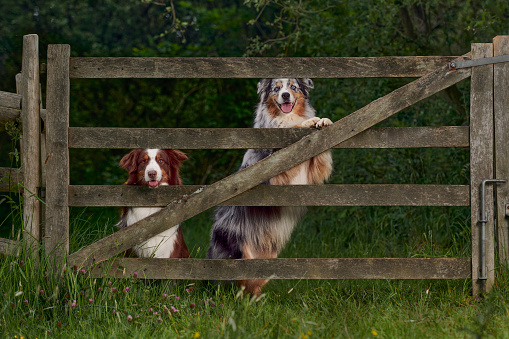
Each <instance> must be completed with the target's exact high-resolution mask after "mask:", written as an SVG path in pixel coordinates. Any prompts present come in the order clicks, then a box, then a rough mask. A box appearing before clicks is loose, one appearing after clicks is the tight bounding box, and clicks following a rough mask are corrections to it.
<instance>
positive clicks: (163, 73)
mask: <svg viewBox="0 0 509 339" xmlns="http://www.w3.org/2000/svg"><path fill="white" fill-rule="evenodd" d="M455 58H457V57H454V56H445V57H444V56H404V57H369V58H359V57H357V58H327V57H324V58H143V57H130V58H90V57H88V58H71V70H70V76H71V78H278V77H282V78H368V77H421V76H424V75H425V74H427V73H429V72H431V71H433V70H434V69H436V68H438V67H441V66H443V65H445V64H447V63H449V62H450V61H452V60H454V59H455Z"/></svg>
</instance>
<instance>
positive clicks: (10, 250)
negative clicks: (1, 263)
mask: <svg viewBox="0 0 509 339" xmlns="http://www.w3.org/2000/svg"><path fill="white" fill-rule="evenodd" d="M18 245H19V243H18V242H17V241H15V240H10V239H5V238H0V255H17V249H18V248H19V246H18Z"/></svg>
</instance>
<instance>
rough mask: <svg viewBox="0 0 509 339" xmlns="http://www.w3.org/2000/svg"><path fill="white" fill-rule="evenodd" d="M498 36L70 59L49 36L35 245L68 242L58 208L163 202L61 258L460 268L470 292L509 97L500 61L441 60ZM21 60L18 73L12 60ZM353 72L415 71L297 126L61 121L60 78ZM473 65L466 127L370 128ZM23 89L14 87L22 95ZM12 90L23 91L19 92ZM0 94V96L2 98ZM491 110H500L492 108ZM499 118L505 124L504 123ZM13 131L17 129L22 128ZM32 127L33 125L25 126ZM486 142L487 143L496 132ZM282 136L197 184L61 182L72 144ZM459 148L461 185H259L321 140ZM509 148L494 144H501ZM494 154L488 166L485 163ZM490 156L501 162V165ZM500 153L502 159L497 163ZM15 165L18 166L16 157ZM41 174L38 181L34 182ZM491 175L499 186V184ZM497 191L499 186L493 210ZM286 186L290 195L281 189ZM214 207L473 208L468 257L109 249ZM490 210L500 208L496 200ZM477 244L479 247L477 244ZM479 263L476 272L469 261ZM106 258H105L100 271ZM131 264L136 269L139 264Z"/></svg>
mask: <svg viewBox="0 0 509 339" xmlns="http://www.w3.org/2000/svg"><path fill="white" fill-rule="evenodd" d="M506 49H509V37H505V36H504V37H497V38H495V39H494V43H493V44H491V43H489V44H473V45H472V50H471V52H470V53H468V54H467V55H464V56H461V57H383V58H292V59H291V60H292V61H291V63H289V62H288V59H285V58H270V59H269V58H71V57H70V46H69V45H49V47H48V66H47V95H46V98H47V100H46V103H47V114H46V115H47V117H46V121H45V122H46V152H47V157H45V159H46V168H45V172H46V173H47V177H46V204H47V207H46V220H45V234H44V246H45V249H46V252H47V253H53V254H54V255H55V257H56V258H58V257H60V256H62V255H64V256H66V257H67V255H68V254H69V253H68V252H69V243H68V239H69V206H125V205H130V206H140V205H142V204H143V205H144V206H147V202H150V204H151V206H165V208H164V209H163V210H162V211H161V212H159V213H157V214H154V215H152V216H150V217H148V218H146V219H143V220H142V221H140V222H138V223H136V224H135V225H132V226H131V227H129V228H125V229H122V230H119V231H118V232H116V233H115V234H113V235H110V236H108V237H106V238H104V239H101V240H99V241H97V242H95V243H93V244H91V245H90V246H87V247H86V248H83V249H81V250H79V251H78V252H75V253H72V254H69V255H68V257H67V260H68V262H69V263H70V264H71V265H74V264H76V265H78V266H90V265H92V266H93V267H94V274H97V275H103V274H109V275H114V276H128V275H130V274H132V273H133V272H134V271H137V272H139V273H138V274H139V275H140V276H144V277H146V278H157V279H214V280H230V279H234V280H243V279H255V278H269V277H271V278H276V279H301V278H307V279H466V278H469V277H471V278H472V284H473V291H474V293H477V292H478V291H479V290H481V289H486V290H488V289H490V287H491V286H492V284H493V282H494V277H495V238H496V237H495V233H496V230H495V215H494V212H493V206H494V203H495V202H494V193H493V187H492V186H491V185H488V186H487V189H486V193H487V194H486V199H485V202H486V206H487V209H486V210H487V212H488V215H487V222H486V223H485V225H486V231H487V240H486V241H484V242H483V241H481V236H482V233H481V230H482V227H480V226H481V224H482V223H480V222H479V221H480V200H481V197H480V187H481V183H482V181H483V180H485V179H492V178H494V176H495V174H496V176H497V177H498V178H502V179H505V178H508V177H509V173H508V172H509V169H508V167H509V165H508V164H509V154H508V156H506V157H505V162H504V158H503V156H502V155H501V156H500V157H499V156H498V154H499V153H497V158H496V159H495V155H494V154H495V153H494V152H499V149H500V148H503V144H504V140H505V139H503V138H504V137H503V136H504V135H508V134H507V131H505V130H504V128H509V127H506V126H498V125H499V124H498V123H497V124H494V120H493V119H494V116H495V117H497V114H499V115H500V116H501V118H500V119H504V120H505V119H508V118H507V117H502V115H503V114H502V112H503V110H504V109H505V108H506V107H507V105H508V103H507V100H509V99H507V95H504V93H508V90H509V88H508V87H509V84H508V80H507V79H509V69H508V66H509V65H508V64H503V63H502V64H495V65H494V64H489V65H484V66H478V67H473V68H472V67H467V68H458V69H453V70H451V69H450V68H449V63H450V62H452V61H454V62H457V61H462V60H468V59H480V58H486V57H491V56H493V55H501V54H504V53H507V54H509V53H508V52H507V51H505V50H506ZM23 72H25V71H24V70H23ZM264 77H270V78H274V77H309V78H362V77H418V79H417V80H415V81H413V82H411V83H409V84H407V85H405V86H403V87H401V88H399V89H397V90H395V91H393V92H391V93H389V94H388V95H386V96H384V97H382V98H380V99H378V100H376V101H374V102H372V103H370V104H368V105H367V106H365V107H363V108H361V109H359V110H357V111H355V112H353V113H352V114H350V115H348V116H347V117H345V118H343V119H341V120H339V121H337V122H335V123H334V124H333V125H332V126H329V127H328V128H326V129H323V130H320V131H310V130H304V129H302V130H301V129H187V128H182V129H174V128H171V129H170V128H152V129H135V128H129V129H125V128H78V127H70V126H69V100H70V96H69V93H70V81H71V79H72V78H264ZM468 77H471V108H470V125H469V126H467V127H463V126H441V127H405V128H396V127H394V128H372V126H374V125H375V124H377V123H379V122H380V121H383V120H384V119H386V118H388V117H390V116H392V115H393V114H395V113H397V112H399V111H401V110H402V109H404V108H406V107H409V106H410V105H412V104H414V103H416V102H418V101H420V100H422V99H424V98H427V97H429V96H431V95H433V94H435V93H437V92H439V91H441V90H443V89H445V88H447V87H449V86H452V85H454V84H456V83H457V82H459V81H461V80H463V79H466V78H468ZM23 98H25V96H23ZM23 100H24V99H23ZM0 103H1V101H0ZM497 121H498V120H497ZM505 125H507V124H505ZM24 139H25V138H24ZM34 139H35V137H34ZM494 140H496V142H494ZM145 147H150V148H179V149H214V148H219V149H232V148H240V149H244V148H283V149H282V150H280V151H278V152H276V153H274V154H273V155H272V156H270V157H268V158H266V159H264V160H262V161H260V162H259V163H257V164H255V165H253V166H251V167H248V168H246V169H244V170H242V171H239V172H237V173H235V174H233V175H231V176H229V177H226V178H224V179H222V180H220V181H218V182H216V183H214V184H212V185H209V186H193V185H187V186H176V187H171V186H170V187H162V188H161V189H158V190H143V187H136V186H126V185H122V186H77V185H70V184H69V149H70V148H145ZM408 147H469V148H470V154H471V161H470V175H471V184H470V185H316V186H315V185H309V186H265V185H259V184H261V183H262V182H264V181H266V180H268V179H269V178H271V177H273V176H275V175H277V174H278V173H281V172H283V171H285V170H287V169H290V168H292V167H293V166H295V165H297V164H299V163H301V162H303V161H305V160H307V159H309V158H311V157H313V156H315V155H317V154H320V153H321V152H324V151H325V150H327V149H330V148H408ZM508 152H509V151H508V150H506V149H503V150H502V151H501V153H500V154H506V153H508ZM495 160H496V164H497V167H496V172H495V169H494V163H495ZM499 162H500V163H501V164H500V165H499ZM502 163H503V164H502ZM25 170H26V168H25ZM43 185H44V183H43ZM501 187H504V186H503V185H502V186H501ZM508 194H509V189H508V188H507V187H504V188H503V189H502V188H501V189H499V190H497V196H496V198H497V203H498V204H499V205H503V206H504V208H505V201H508V199H507V195H508ZM290 197H291V199H290ZM217 205H250V206H272V205H284V206H307V205H317V206H471V222H472V257H471V258H430V259H417V258H376V259H373V258H357V259H341V258H336V259H320V258H316V259H283V258H278V259H255V260H207V259H133V258H116V259H111V258H112V257H113V256H115V255H116V254H118V253H120V252H122V251H124V250H126V249H128V248H130V247H132V246H133V245H135V244H138V243H141V242H143V241H145V240H146V239H148V238H150V237H152V236H154V235H156V234H158V233H160V232H162V231H164V230H166V229H167V228H168V225H175V224H177V223H180V222H182V221H184V220H187V219H189V218H191V217H192V216H194V215H197V214H199V213H201V212H203V211H205V210H207V209H209V208H212V207H214V206H217ZM498 211H499V215H498V229H497V232H498V233H497V238H498V240H499V242H498V245H499V253H500V255H501V256H502V257H504V258H505V253H506V252H505V250H506V246H505V244H507V240H506V239H507V235H506V233H507V232H506V230H507V218H505V214H501V213H503V211H505V209H501V208H500V207H499V208H498ZM501 211H502V212H501ZM484 252H485V253H486V255H485V256H484V257H483V256H482V253H484ZM484 261H485V262H486V265H485V267H486V277H482V276H480V275H481V263H482V262H484ZM106 268H107V269H106ZM140 272H142V273H140Z"/></svg>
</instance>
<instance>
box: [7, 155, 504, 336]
mask: <svg viewBox="0 0 509 339" xmlns="http://www.w3.org/2000/svg"><path fill="white" fill-rule="evenodd" d="M334 152H335V158H336V159H335V173H334V177H333V178H332V180H331V182H332V183H338V184H339V183H345V184H357V183H370V184H384V183H409V184H468V151H467V150H461V149H460V150H453V149H451V150H440V151H435V150H421V149H417V150H378V151H376V152H375V151H367V150H358V151H356V152H355V153H350V151H347V150H336V151H334ZM451 164H457V165H451ZM451 167H455V168H456V170H454V171H450V170H449V171H448V170H447V169H450V168H451ZM353 169H355V170H353ZM191 182H193V181H192V180H191ZM120 183H121V180H120V179H119V184H120ZM76 184H80V182H77V183H76ZM9 203H10V206H6V204H9ZM0 207H1V208H4V209H6V210H8V211H10V212H9V213H12V214H10V215H9V216H8V217H7V218H6V219H3V223H2V225H1V226H0V234H1V236H4V237H11V238H13V237H14V238H15V237H16V235H17V232H18V230H19V229H20V223H21V218H20V216H19V213H20V210H21V202H19V201H14V200H13V196H12V195H11V196H9V197H7V199H6V200H4V202H3V204H2V205H1V206H0ZM211 218H212V211H206V212H204V213H202V214H200V215H198V216H196V217H194V218H192V219H190V220H188V221H186V222H185V223H184V226H183V227H184V237H185V239H186V242H187V243H188V245H189V248H190V250H191V254H192V256H193V257H195V258H204V257H205V254H206V251H207V249H208V241H209V234H210V227H211ZM116 219H117V210H116V209H115V208H86V209H82V208H72V209H71V234H70V250H71V252H75V251H77V250H78V249H80V248H82V247H84V246H87V245H88V244H91V243H93V242H94V241H97V240H99V239H101V238H103V237H104V236H106V235H109V234H111V233H113V232H114V231H115V228H114V226H113V225H114V223H115V222H116ZM13 225H14V226H13ZM470 238H471V229H470V209H469V208H465V207H310V208H309V209H308V212H307V214H306V215H305V217H304V218H303V220H302V222H301V223H300V224H299V226H298V227H297V229H296V230H295V232H294V234H293V236H292V239H291V241H290V242H289V243H288V245H287V246H286V248H285V249H284V250H283V252H282V253H281V255H280V256H281V257H286V258H290V257H301V258H306V257H307V258H355V257H402V258H408V257H422V258H428V257H469V256H470V255H471V245H470ZM48 267H49V266H48V265H47V263H46V262H44V261H42V262H40V263H38V264H36V263H35V262H33V261H32V260H31V259H30V258H28V257H26V256H25V255H23V254H22V255H21V256H20V257H19V258H16V257H3V258H1V259H0V275H1V277H2V278H1V279H0V308H1V311H2V314H1V316H0V333H1V334H3V337H6V338H13V337H14V336H17V337H18V338H19V337H21V336H23V337H24V338H45V337H49V338H53V337H55V338H57V337H62V338H74V337H76V338H82V337H99V338H103V337H107V338H125V337H134V338H138V337H142V338H147V337H169V338H192V337H194V336H195V335H196V334H197V333H198V334H199V336H200V338H216V337H217V338H258V337H270V338H276V337H281V338H304V337H306V336H307V337H308V338H375V337H380V338H422V337H431V338H481V337H482V338H490V337H491V338H509V306H508V305H507V303H506V300H508V299H509V287H508V286H509V269H508V268H498V270H497V282H496V284H495V286H494V288H493V290H492V292H491V293H489V294H488V295H485V296H484V297H483V298H481V299H480V300H476V299H475V298H474V297H472V296H471V280H469V279H467V280H417V281H411V280H338V281H336V280H275V281H271V282H270V283H269V284H268V285H267V286H266V287H265V288H264V293H265V294H264V295H263V297H261V298H259V299H252V298H249V297H243V296H241V295H239V294H238V293H237V290H236V289H232V288H228V287H224V286H221V285H220V286H214V285H209V284H207V283H204V282H200V281H180V282H179V283H177V284H175V283H174V282H173V281H145V280H141V279H138V278H135V277H129V278H126V279H93V278H90V277H89V275H88V272H86V271H85V272H84V273H81V272H77V271H75V270H74V269H72V268H70V269H68V270H66V271H65V272H64V274H63V275H62V276H61V275H60V273H59V274H55V273H52V272H51V271H49V270H48ZM126 287H129V290H128V291H125V292H124V289H125V288H126ZM191 287H192V290H191V289H190V288H191ZM112 288H115V289H116V292H112ZM41 290H43V291H44V293H41ZM165 295H166V297H165ZM177 297H179V299H178V300H177ZM89 300H91V301H89ZM192 304H194V308H192V307H191V305H192ZM172 306H173V307H174V308H175V309H177V310H178V312H171V307H172ZM165 310H168V313H165ZM114 311H115V312H114ZM155 312H157V314H155ZM114 313H115V314H114ZM128 316H131V317H132V320H131V321H129V320H128V319H129V318H128ZM159 319H160V320H159ZM48 331H49V332H48Z"/></svg>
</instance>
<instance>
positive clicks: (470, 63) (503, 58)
mask: <svg viewBox="0 0 509 339" xmlns="http://www.w3.org/2000/svg"><path fill="white" fill-rule="evenodd" d="M508 61H509V54H507V55H500V56H496V57H489V58H479V59H472V60H463V61H456V62H450V63H449V69H459V68H468V67H474V66H483V65H490V64H498V63H501V62H508Z"/></svg>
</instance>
